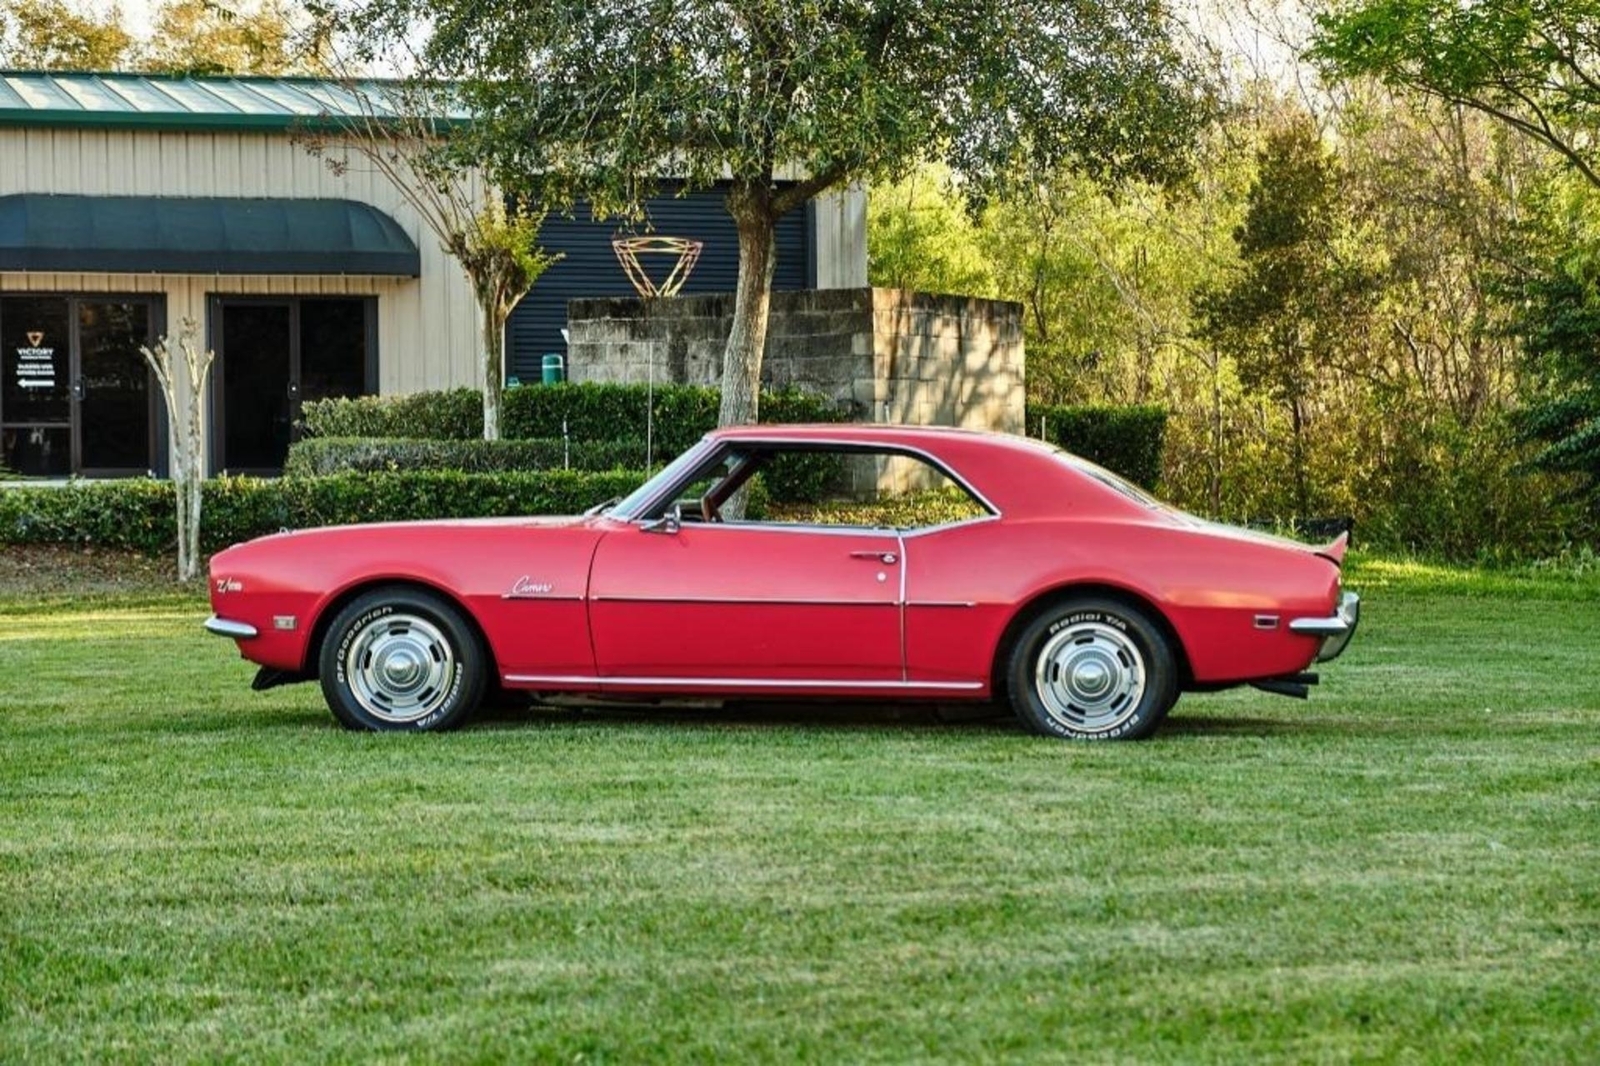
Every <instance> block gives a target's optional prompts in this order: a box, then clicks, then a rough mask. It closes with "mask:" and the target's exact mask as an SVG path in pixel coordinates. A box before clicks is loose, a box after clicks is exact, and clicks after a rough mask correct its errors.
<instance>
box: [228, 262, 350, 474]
mask: <svg viewBox="0 0 1600 1066" xmlns="http://www.w3.org/2000/svg"><path fill="white" fill-rule="evenodd" d="M330 301H339V302H342V303H359V304H361V309H362V319H363V321H362V329H363V334H364V337H363V339H364V341H365V344H364V347H365V349H366V351H365V352H364V353H363V365H362V379H363V380H362V387H363V389H364V390H365V393H364V394H365V395H368V396H372V395H376V394H377V392H378V297H377V296H376V295H374V294H372V293H351V294H349V295H341V294H339V293H317V294H316V295H310V296H307V295H301V294H299V293H284V294H283V295H271V294H262V293H249V294H240V295H234V294H231V293H225V292H213V293H208V294H207V296H206V346H207V347H208V348H210V350H211V351H213V352H215V353H216V355H217V359H216V364H215V365H214V366H213V367H212V369H211V386H210V388H209V389H208V390H207V391H208V395H207V398H206V422H207V424H208V426H209V427H210V429H209V431H208V436H209V437H210V440H209V441H208V442H207V448H206V461H207V470H208V472H209V473H212V474H215V473H216V472H217V471H219V470H223V469H228V470H229V472H230V473H234V474H255V475H260V476H266V477H276V476H278V475H279V474H281V473H282V471H281V470H268V469H265V468H259V469H258V468H254V467H252V468H250V469H240V470H233V469H231V468H225V467H224V466H223V465H222V464H223V460H224V459H225V458H226V456H225V455H224V454H223V448H224V446H225V444H226V441H227V429H228V412H227V403H226V402H225V396H226V393H225V392H224V384H225V382H226V381H227V374H228V354H227V352H226V351H224V346H223V343H222V316H223V314H224V313H225V312H226V310H227V309H228V308H229V307H230V306H232V307H238V306H255V307H287V308H288V309H289V440H290V443H291V444H292V443H293V442H294V441H296V440H298V439H299V432H300V415H301V411H300V403H301V396H300V358H301V352H300V307H301V305H302V304H306V303H319V302H330Z"/></svg>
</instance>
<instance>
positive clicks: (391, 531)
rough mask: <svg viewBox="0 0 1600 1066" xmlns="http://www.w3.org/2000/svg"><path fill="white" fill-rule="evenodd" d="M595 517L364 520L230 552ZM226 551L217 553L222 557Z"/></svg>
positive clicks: (559, 524)
mask: <svg viewBox="0 0 1600 1066" xmlns="http://www.w3.org/2000/svg"><path fill="white" fill-rule="evenodd" d="M594 521H595V519H594V518H593V517H589V516H584V515H550V516H543V515H541V516H536V517H514V518H440V519H430V520H427V521H418V522H363V523H359V524H355V525H346V526H317V527H314V528H311V529H286V530H284V531H283V532H281V533H270V534H268V535H267V536H264V537H256V538H255V539H253V540H248V541H245V542H243V543H241V544H236V545H234V546H233V547H231V548H228V549H227V551H229V552H235V551H238V550H239V549H240V548H244V547H247V546H250V545H257V544H260V545H266V544H283V543H285V542H293V543H295V544H296V546H299V545H301V544H304V545H305V546H307V547H310V546H311V545H312V544H313V543H316V542H321V543H329V542H332V541H346V540H349V539H365V538H367V537H369V536H371V535H373V534H382V535H383V537H384V538H385V539H386V540H391V541H392V540H393V539H394V536H395V534H402V535H403V534H406V533H436V532H446V533H448V532H451V531H459V532H462V533H466V532H469V531H472V530H484V529H571V528H574V527H578V526H584V525H587V524H589V523H592V522H594ZM221 554H223V553H220V552H219V553H218V555H219V556H220V555H221Z"/></svg>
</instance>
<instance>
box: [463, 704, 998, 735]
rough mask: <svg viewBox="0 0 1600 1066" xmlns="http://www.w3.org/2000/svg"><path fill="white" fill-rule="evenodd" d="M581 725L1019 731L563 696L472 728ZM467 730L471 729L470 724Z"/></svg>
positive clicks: (831, 711) (964, 718)
mask: <svg viewBox="0 0 1600 1066" xmlns="http://www.w3.org/2000/svg"><path fill="white" fill-rule="evenodd" d="M580 723H605V724H609V725H639V726H644V727H652V726H661V727H667V726H673V725H681V726H699V727H714V728H741V729H742V728H751V727H758V728H759V727H788V726H819V727H822V728H827V729H857V728H860V729H881V728H883V727H885V726H900V727H905V728H907V729H923V728H937V729H960V730H972V731H975V732H985V733H1020V732H1021V731H1022V727H1021V726H1020V725H1019V724H1018V722H1017V721H1016V719H1015V718H1013V717H1012V716H1011V715H1010V713H1009V712H1006V713H1003V714H1002V713H996V712H994V711H993V710H992V709H989V708H987V707H981V706H961V705H955V704H927V703H892V702H860V703H857V702H844V701H827V700H810V701H787V702H785V701H770V702H769V701H758V702H757V701H750V702H747V701H743V700H741V701H732V700H730V701H728V702H726V703H719V702H717V701H704V702H698V701H696V702H678V703H672V702H662V703H649V702H643V703H636V702H622V701H616V702H613V701H609V700H562V701H557V702H549V703H544V702H540V703H534V704H531V705H530V706H528V707H494V708H485V709H484V710H482V711H480V712H479V714H478V716H477V718H476V719H475V720H474V722H473V726H474V727H479V728H501V729H516V728H519V727H522V726H537V727H543V728H560V727H562V726H570V725H576V724H580ZM469 728H470V727H469Z"/></svg>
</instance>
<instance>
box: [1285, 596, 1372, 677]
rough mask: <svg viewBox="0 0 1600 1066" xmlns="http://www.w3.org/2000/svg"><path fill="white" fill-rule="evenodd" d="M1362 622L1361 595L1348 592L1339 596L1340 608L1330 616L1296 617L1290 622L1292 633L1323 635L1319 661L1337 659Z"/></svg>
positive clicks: (1318, 653) (1318, 656)
mask: <svg viewBox="0 0 1600 1066" xmlns="http://www.w3.org/2000/svg"><path fill="white" fill-rule="evenodd" d="M1360 622H1361V597H1360V596H1357V595H1356V594H1355V593H1354V592H1346V593H1344V594H1343V595H1341V596H1340V597H1339V608H1338V610H1337V611H1336V612H1334V614H1333V615H1332V616H1331V617H1328V618H1296V619H1295V620H1294V621H1292V622H1290V623H1289V631H1290V632H1291V633H1301V634H1304V635H1306V636H1311V637H1321V638H1322V647H1321V648H1319V649H1318V650H1317V662H1319V663H1325V662H1327V661H1328V660H1329V659H1337V658H1338V657H1339V656H1340V654H1342V653H1343V652H1344V649H1345V648H1346V647H1347V646H1348V645H1349V643H1350V638H1351V637H1353V636H1355V635H1356V626H1357V625H1359V624H1360Z"/></svg>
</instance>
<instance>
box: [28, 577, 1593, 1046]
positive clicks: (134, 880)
mask: <svg viewBox="0 0 1600 1066" xmlns="http://www.w3.org/2000/svg"><path fill="white" fill-rule="evenodd" d="M0 554H3V551H0ZM0 569H3V568H0ZM13 570H16V567H15V566H13ZM13 577H14V578H15V574H13ZM30 580H31V579H30ZM30 580H21V579H16V580H13V582H12V584H11V585H10V586H9V587H10V589H11V591H10V592H9V593H8V594H6V595H5V596H4V597H0V1061H4V1062H16V1061H27V1060H37V1061H41V1062H60V1061H72V1060H97V1061H100V1060H107V1059H112V1060H155V1059H159V1060H162V1061H181V1060H196V1059H206V1060H210V1059H217V1058H240V1059H251V1060H275V1061H285V1062H296V1063H300V1062H316V1061H347V1060H354V1059H363V1060H365V1059H373V1058H378V1059H385V1060H391V1061H417V1062H425V1061H493V1060H505V1061H546V1060H549V1061H555V1060H559V1061H563V1062H637V1061H651V1060H690V1061H722V1062H743V1061H751V1060H756V1061H763V1060H765V1061H786V1060H796V1059H800V1060H810V1061H828V1062H851V1063H856V1062H876V1061H917V1060H921V1061H935V1060H967V1061H972V1060H988V1061H1016V1060H1022V1059H1036V1060H1057V1061H1074V1062H1079V1061H1123V1062H1127V1061H1140V1062H1148V1061H1161V1060H1182V1061H1240V1060H1246V1059H1247V1060H1250V1061H1257V1060H1278V1061H1296V1062H1300V1061H1308V1060H1310V1061H1342V1060H1351V1059H1379V1060H1396V1059H1398V1060H1405V1061H1436V1062H1456V1061H1462V1060H1477V1061H1500V1060H1508V1059H1510V1060H1523V1061H1538V1062H1547V1061H1557V1062H1559V1061H1570V1062H1594V1061H1596V1059H1597V1058H1600V739H1597V728H1600V681H1597V667H1600V654H1597V650H1596V644H1597V640H1600V577H1597V576H1594V575H1589V576H1584V577H1562V576H1556V575H1550V576H1538V575H1513V576H1509V577H1508V576H1495V577H1485V576H1481V575H1472V574H1465V573H1460V572H1450V571H1440V570H1430V569H1426V568H1420V567H1408V566H1402V565H1396V564H1381V563H1370V562H1369V563H1366V564H1363V565H1360V566H1357V567H1356V568H1355V574H1354V576H1353V578H1352V582H1351V583H1352V584H1355V585H1358V586H1360V587H1362V588H1363V590H1364V591H1365V593H1366V594H1367V604H1366V616H1365V619H1364V621H1363V624H1362V631H1361V633H1360V634H1359V635H1358V637H1357V639H1356V643H1355V645H1354V646H1353V648H1352V650H1351V651H1350V653H1349V654H1348V655H1347V656H1346V657H1345V659H1343V660H1341V661H1340V662H1338V663H1336V664H1333V665H1332V666H1331V667H1329V668H1328V669H1326V671H1325V673H1324V684H1323V685H1322V687H1321V689H1320V690H1319V691H1317V692H1316V693H1315V695H1314V696H1313V698H1312V699H1311V701H1310V702H1308V703H1299V702H1294V701H1290V700H1286V699H1282V698H1280V697H1274V696H1268V695H1265V694H1259V693H1254V692H1248V691H1247V692H1243V693H1225V694H1220V695H1215V696H1207V697H1193V696H1190V697H1186V698H1185V699H1184V700H1183V702H1182V703H1180V704H1179V706H1178V708H1177V711H1176V712H1175V714H1174V716H1173V717H1172V718H1171V719H1170V720H1169V723H1168V724H1167V726H1166V727H1165V728H1164V729H1163V730H1162V731H1161V732H1160V733H1158V734H1157V736H1156V738H1155V739H1154V740H1153V741H1151V742H1148V743H1144V744H1134V745H1073V744H1064V743H1060V742H1055V741H1049V740H1043V739H1037V738H1034V737H1032V736H1028V735H1025V734H1023V733H1022V732H1020V731H1018V730H1017V729H1014V728H1012V727H1010V726H1007V725H997V724H984V725H962V726H950V725H941V724H938V723H937V722H935V721H934V720H932V719H931V718H927V717H922V716H918V715H914V714H904V713H902V714H899V715H881V714H880V715H871V714H866V713H862V712H859V711H857V712H840V713H835V714H829V713H827V712H819V713H817V714H814V715H810V716H808V717H807V718H804V719H797V718H796V717H795V716H793V715H792V714H788V715H786V714H780V713H768V714H757V715H754V716H746V717H742V718H738V719H727V718H719V717H717V716H716V715H714V714H712V713H709V712H700V713H697V714H685V713H676V714H673V713H666V712H625V711H606V712H603V713H602V712H591V711H585V712H581V713H578V712H570V711H549V710H545V711H530V712H520V713H517V714H515V715H512V716H508V717H502V718H498V719H494V720H491V721H487V722H484V723H483V724H481V725H479V726H476V727H474V728H472V729H469V730H467V731H465V732H462V733H458V734H455V735H449V736H423V737H415V736H381V737H380V736H357V735H351V734H348V733H345V732H342V731H340V730H339V729H337V728H336V727H335V726H334V724H333V721H332V719H331V717H330V716H329V715H328V713H327V711H326V710H325V709H324V707H323V706H322V703H321V699H320V695H319V693H318V692H317V690H316V689H315V688H314V687H311V686H299V687H295V688H290V689H280V690H277V691H274V692H271V693H266V694H257V693H252V692H250V691H249V688H248V683H249V679H250V676H251V669H250V667H248V666H247V665H246V664H244V663H242V662H240V661H239V660H238V659H237V658H235V656H234V652H233V648H232V645H231V644H229V643H228V642H225V641H221V640H217V639H214V638H209V637H207V636H205V635H204V634H202V633H201V632H200V630H199V628H198V623H199V621H200V619H201V618H202V617H203V615H204V614H205V608H204V606H203V604H202V603H201V602H200V600H199V599H198V598H194V597H185V596H174V595H171V594H166V593H163V592H160V591H157V590H156V589H155V588H154V586H152V585H151V584H149V583H148V582H146V583H140V582H137V581H136V582H133V583H131V584H127V585H124V584H118V583H116V582H111V583H109V584H104V585H102V586H96V588H95V590H94V591H93V593H92V594H91V595H88V596H85V597H81V598H78V597H74V596H72V595H71V594H69V593H67V592H65V591H64V590H63V588H61V587H59V583H56V584H52V583H51V582H50V581H48V580H31V583H30ZM0 587H4V586H0Z"/></svg>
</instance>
